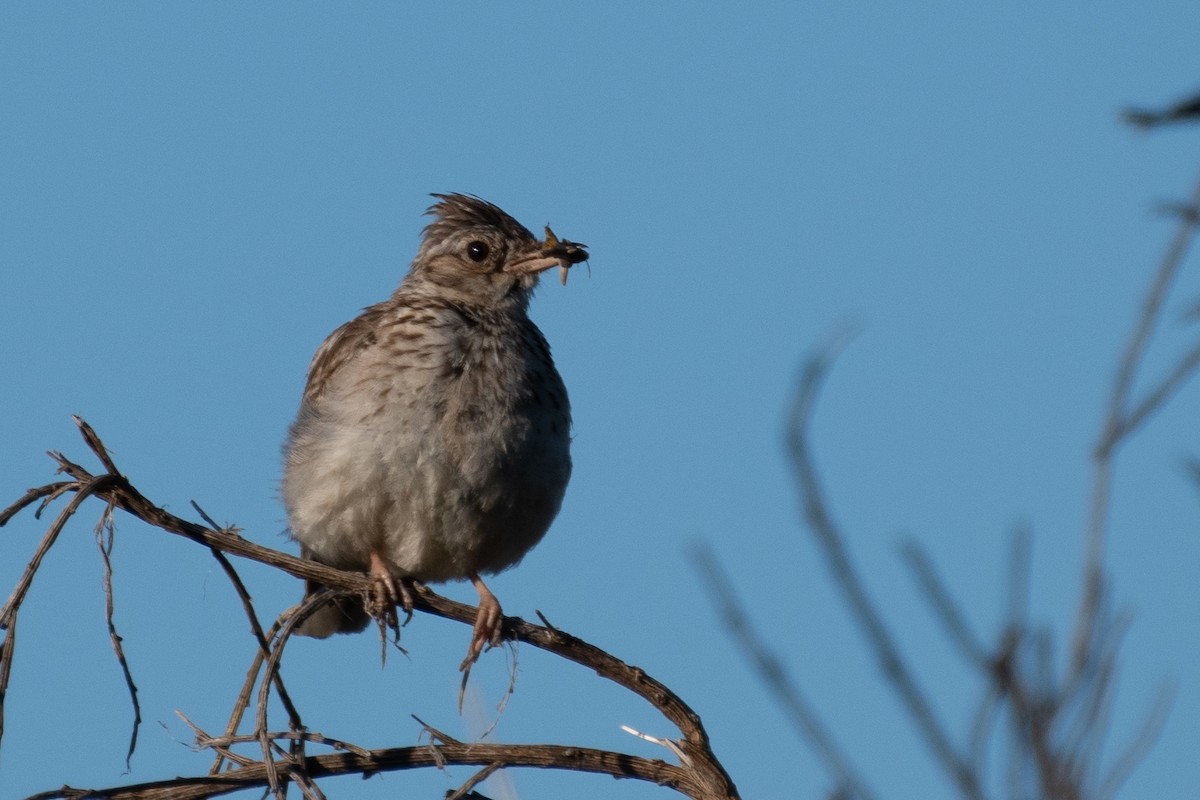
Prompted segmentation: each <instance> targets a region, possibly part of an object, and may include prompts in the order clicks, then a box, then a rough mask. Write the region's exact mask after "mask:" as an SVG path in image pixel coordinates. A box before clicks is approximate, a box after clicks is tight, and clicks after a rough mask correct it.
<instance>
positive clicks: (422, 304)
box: [283, 194, 586, 660]
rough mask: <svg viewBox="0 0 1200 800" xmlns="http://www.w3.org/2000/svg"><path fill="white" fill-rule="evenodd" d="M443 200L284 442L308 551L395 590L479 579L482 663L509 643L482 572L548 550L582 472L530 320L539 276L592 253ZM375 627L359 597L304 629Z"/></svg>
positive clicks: (477, 644)
mask: <svg viewBox="0 0 1200 800" xmlns="http://www.w3.org/2000/svg"><path fill="white" fill-rule="evenodd" d="M435 197H437V198H438V202H437V203H436V204H435V205H434V206H433V207H432V208H430V209H429V212H428V213H430V214H431V215H433V216H434V220H433V222H432V223H430V224H429V225H428V226H427V227H426V229H425V233H424V238H423V240H422V243H421V246H420V249H419V251H418V253H417V256H416V258H415V260H414V261H413V263H412V267H411V269H410V271H409V274H408V275H407V276H406V277H405V278H404V280H403V282H402V283H401V284H400V286H399V288H398V289H397V290H396V292H395V293H394V294H393V295H392V296H391V298H389V299H388V300H385V301H384V302H382V303H378V304H376V305H373V306H370V307H369V308H367V309H365V310H364V311H363V313H362V314H361V315H360V316H358V317H357V318H355V319H353V320H351V321H350V322H348V323H346V324H345V325H343V326H342V327H340V328H338V329H337V330H336V331H334V332H333V333H332V334H331V335H330V336H329V338H327V339H326V340H325V342H324V343H323V344H322V345H321V347H320V348H319V349H318V350H317V353H316V355H315V356H314V357H313V361H312V364H311V366H310V367H309V372H308V382H307V385H306V387H305V390H304V396H303V399H302V401H301V404H300V410H299V413H298V415H297V417H296V421H295V422H294V423H293V425H292V427H291V431H290V433H289V436H288V441H287V445H286V448H285V449H286V458H285V469H284V478H283V500H284V504H285V506H286V507H287V513H288V521H289V524H290V528H291V534H292V536H293V537H294V538H295V539H296V540H297V541H299V542H300V544H301V546H302V551H303V553H304V555H305V556H306V557H309V558H312V559H314V560H317V561H320V562H322V563H325V564H329V565H331V566H335V567H339V568H342V569H352V570H363V571H369V572H372V574H373V575H375V577H376V578H377V580H378V582H379V583H380V585H381V586H384V587H387V586H388V585H391V584H392V582H393V581H398V580H401V579H405V578H409V579H416V580H420V581H435V582H436V581H446V580H454V579H463V578H466V579H470V580H472V581H473V582H475V584H476V588H477V589H479V591H480V598H481V603H480V620H479V621H478V622H477V624H476V631H475V639H474V640H473V642H472V649H471V653H470V654H469V656H468V660H470V659H472V658H473V657H474V656H476V655H478V652H479V650H481V649H482V647H483V644H484V643H485V642H486V641H494V640H495V639H496V637H497V635H498V625H499V605H498V604H496V605H495V608H494V609H491V608H487V609H485V606H487V605H488V602H489V598H490V599H491V602H492V603H494V602H495V600H494V598H491V595H490V593H488V592H487V589H486V587H484V586H483V584H482V582H481V581H479V579H478V576H479V574H480V573H496V572H499V571H501V570H503V569H506V568H508V567H511V566H513V565H514V564H516V563H517V562H518V561H520V560H521V558H522V557H523V556H524V555H525V553H526V552H528V550H529V549H530V548H531V547H533V546H534V545H536V544H537V543H538V541H540V540H541V538H542V536H543V535H544V534H545V533H546V530H547V529H548V528H549V526H550V523H551V522H552V521H553V519H554V517H555V515H556V514H557V513H558V509H559V506H560V505H561V503H562V499H563V493H564V491H565V490H566V486H567V481H568V479H569V477H570V474H571V457H570V453H569V446H570V428H571V414H570V407H569V403H568V400H567V393H566V389H565V388H564V386H563V383H562V380H561V378H560V377H559V375H558V372H557V370H555V368H554V363H553V361H552V359H551V357H550V348H549V346H548V345H547V343H546V340H545V338H544V337H543V336H542V333H541V331H539V330H538V328H537V326H535V325H534V324H533V322H532V321H530V319H529V317H528V314H527V311H528V306H529V300H530V297H531V295H532V292H533V290H534V288H535V286H536V285H537V281H538V275H539V273H540V272H541V271H543V270H545V269H548V268H550V267H553V266H560V265H561V266H563V267H564V268H565V267H566V266H569V264H570V263H573V262H574V261H578V260H581V259H582V257H584V256H585V255H586V254H585V253H584V254H583V255H579V254H580V253H583V251H582V250H581V249H579V248H580V247H581V246H579V245H573V246H574V247H575V248H576V250H575V252H574V253H567V252H566V251H564V250H563V248H562V246H561V245H560V244H559V243H558V242H557V240H555V241H554V242H549V241H548V242H540V241H538V240H537V239H536V238H535V237H534V236H533V234H531V233H530V232H529V231H528V230H527V229H526V228H525V227H523V226H522V225H520V224H519V223H518V222H517V221H516V220H514V219H513V218H512V217H510V216H509V215H508V214H506V213H504V212H503V211H501V210H500V209H499V208H497V207H496V206H494V205H492V204H491V203H487V202H485V201H483V200H480V199H478V198H475V197H469V196H464V195H457V194H451V195H435ZM310 590H311V589H310ZM397 599H398V598H397V597H396V596H390V597H388V598H387V601H389V602H392V603H394V602H395V601H396V600H397ZM485 612H487V613H490V614H491V615H492V616H494V618H495V619H494V622H493V621H489V620H485V619H484V616H485ZM366 622H367V615H366V614H365V612H364V611H363V609H362V606H361V603H354V602H350V603H345V604H342V605H341V606H333V607H328V608H326V609H323V610H322V611H320V612H318V613H316V614H314V615H313V616H312V617H310V618H309V620H308V622H307V623H306V624H305V626H304V627H303V628H302V629H301V632H302V633H304V634H307V635H311V636H317V637H322V636H328V635H329V634H331V633H335V632H351V631H356V630H361V629H362V628H363V627H364V626H365V625H366ZM481 626H482V628H484V629H482V630H481Z"/></svg>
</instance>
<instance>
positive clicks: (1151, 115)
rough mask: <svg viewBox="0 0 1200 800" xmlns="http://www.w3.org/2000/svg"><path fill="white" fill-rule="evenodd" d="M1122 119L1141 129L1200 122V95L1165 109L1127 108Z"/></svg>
mask: <svg viewBox="0 0 1200 800" xmlns="http://www.w3.org/2000/svg"><path fill="white" fill-rule="evenodd" d="M1121 117H1122V118H1123V119H1124V120H1125V121H1126V122H1128V123H1129V124H1130V125H1136V126H1137V127H1139V128H1157V127H1158V126H1159V125H1166V124H1168V123H1175V122H1197V121H1200V94H1198V95H1195V96H1192V97H1186V98H1184V99H1183V100H1180V101H1179V102H1177V103H1173V104H1171V105H1169V106H1166V107H1165V108H1157V109H1148V108H1127V109H1125V110H1124V111H1123V112H1121Z"/></svg>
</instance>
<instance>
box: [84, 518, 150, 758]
mask: <svg viewBox="0 0 1200 800" xmlns="http://www.w3.org/2000/svg"><path fill="white" fill-rule="evenodd" d="M95 533H96V545H97V547H99V549H100V558H101V560H102V561H103V562H104V623H105V625H106V626H107V627H108V640H109V642H111V643H112V648H113V653H115V654H116V656H117V663H118V664H120V665H121V675H122V676H123V677H124V678H125V689H126V690H127V691H128V692H129V702H130V703H131V704H132V705H133V731H132V732H131V733H130V734H129V749H128V750H126V752H125V769H126V770H128V769H131V768H132V767H131V763H132V761H133V753H134V751H135V750H137V740H138V730H139V729H140V728H141V726H142V704H141V703H139V702H138V689H137V684H135V683H134V682H133V673H132V672H131V671H130V669H129V659H127V658H126V657H125V647H124V646H123V645H122V644H121V641H122V640H121V635H120V634H119V633H117V626H116V623H115V622H113V610H114V607H115V603H114V601H113V585H112V576H113V569H112V548H113V541H114V537H115V535H116V529H115V526H114V525H113V518H112V503H111V502H110V503H109V504H108V505H107V506H105V508H104V513H103V514H101V515H100V521H99V522H97V523H96V530H95ZM106 534H107V536H106Z"/></svg>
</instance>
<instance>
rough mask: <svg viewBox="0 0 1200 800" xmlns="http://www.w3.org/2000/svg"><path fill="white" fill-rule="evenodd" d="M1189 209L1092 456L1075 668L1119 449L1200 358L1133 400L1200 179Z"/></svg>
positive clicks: (1184, 244) (1095, 591)
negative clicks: (1114, 461)
mask: <svg viewBox="0 0 1200 800" xmlns="http://www.w3.org/2000/svg"><path fill="white" fill-rule="evenodd" d="M1188 209H1189V211H1188V213H1181V214H1179V227H1178V228H1177V229H1176V232H1175V236H1174V237H1173V238H1172V240H1171V243H1170V245H1169V246H1168V248H1167V252H1166V253H1165V255H1164V256H1163V259H1162V261H1161V262H1160V263H1159V265H1158V269H1157V270H1155V273H1154V276H1153V277H1152V279H1151V281H1150V285H1149V287H1148V288H1147V290H1146V295H1145V297H1144V298H1143V300H1142V308H1141V312H1140V314H1139V315H1138V319H1137V322H1136V323H1135V324H1134V328H1133V331H1132V332H1131V333H1130V335H1129V339H1128V341H1127V342H1126V344H1125V350H1124V353H1123V355H1122V357H1121V360H1120V362H1119V363H1118V365H1117V372H1116V375H1115V377H1114V380H1113V388H1112V393H1111V395H1110V397H1109V403H1108V415H1107V417H1106V419H1105V421H1104V423H1103V425H1102V427H1101V431H1100V437H1099V440H1098V442H1097V444H1096V449H1095V452H1094V454H1093V457H1092V458H1093V480H1092V499H1091V511H1090V515H1089V520H1088V527H1087V543H1086V546H1085V556H1084V564H1083V592H1082V595H1081V599H1080V605H1079V611H1078V612H1077V615H1076V621H1075V631H1074V634H1073V638H1072V668H1073V669H1074V670H1075V671H1079V670H1081V669H1083V666H1084V664H1085V663H1086V662H1087V661H1088V660H1089V656H1088V650H1089V648H1090V647H1091V646H1092V638H1093V636H1094V635H1095V629H1096V625H1097V623H1098V620H1097V614H1098V609H1099V603H1100V597H1101V595H1102V593H1103V582H1104V544H1105V538H1106V531H1107V528H1108V511H1109V505H1110V494H1111V491H1112V467H1113V456H1114V453H1115V451H1116V449H1117V447H1118V446H1119V445H1120V444H1121V443H1122V442H1123V441H1124V440H1125V439H1126V438H1128V436H1129V435H1130V434H1131V433H1132V432H1133V431H1134V430H1136V429H1137V428H1138V427H1139V426H1140V425H1141V424H1142V423H1144V422H1145V421H1146V419H1148V418H1149V417H1150V416H1151V415H1152V414H1153V413H1154V412H1156V411H1157V410H1158V409H1160V408H1161V407H1162V405H1163V404H1164V403H1165V402H1166V400H1167V399H1168V398H1169V397H1170V395H1171V394H1172V393H1173V392H1174V391H1175V390H1176V389H1177V388H1178V387H1179V386H1180V385H1181V384H1182V383H1183V382H1184V381H1185V380H1186V379H1187V378H1188V377H1190V376H1191V375H1192V374H1194V373H1195V371H1196V367H1197V364H1198V363H1200V347H1197V348H1193V349H1192V350H1191V351H1190V352H1189V353H1188V354H1187V355H1185V356H1184V358H1183V359H1181V360H1180V361H1179V362H1177V364H1176V366H1175V367H1174V368H1172V369H1171V370H1170V371H1169V372H1168V374H1167V376H1166V378H1164V379H1163V380H1161V381H1159V383H1158V384H1157V385H1156V386H1155V387H1154V388H1152V389H1151V390H1150V391H1148V392H1146V393H1145V394H1144V395H1143V396H1142V398H1141V399H1139V400H1134V399H1133V386H1134V381H1135V378H1136V377H1137V374H1138V372H1139V371H1140V369H1141V367H1142V363H1143V361H1144V359H1145V355H1146V349H1147V347H1148V346H1149V344H1150V339H1151V336H1152V335H1153V333H1154V330H1155V328H1156V327H1157V326H1158V323H1159V321H1160V319H1161V317H1162V309H1163V304H1164V302H1165V301H1166V298H1167V295H1168V294H1169V293H1170V289H1171V286H1172V285H1173V284H1174V282H1175V278H1176V276H1177V275H1178V274H1179V270H1180V269H1181V267H1182V265H1183V258H1184V256H1185V255H1186V254H1187V250H1188V247H1189V246H1190V245H1191V243H1192V240H1193V239H1194V238H1195V234H1196V228H1197V226H1198V225H1200V181H1198V182H1197V183H1196V186H1195V188H1194V189H1193V190H1192V196H1191V200H1190V201H1189V203H1188Z"/></svg>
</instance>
